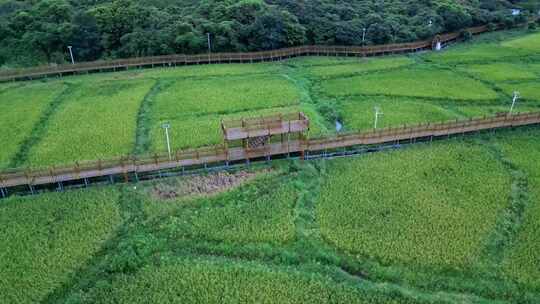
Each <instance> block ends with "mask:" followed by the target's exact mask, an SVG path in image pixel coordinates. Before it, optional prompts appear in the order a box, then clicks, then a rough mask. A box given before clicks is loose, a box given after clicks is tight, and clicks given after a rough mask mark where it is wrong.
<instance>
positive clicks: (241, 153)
mask: <svg viewBox="0 0 540 304" xmlns="http://www.w3.org/2000/svg"><path fill="white" fill-rule="evenodd" d="M534 124H540V112H534V113H524V114H516V115H499V116H494V117H483V118H475V119H469V120H462V121H458V120H455V121H448V122H441V123H426V124H420V125H416V126H409V127H399V128H388V129H380V130H371V131H368V132H357V133H349V134H342V135H338V136H334V137H322V138H314V139H309V140H293V141H289V142H280V143H270V144H268V145H266V146H264V147H261V148H256V149H245V148H229V149H228V148H227V147H226V146H225V145H223V146H215V147H204V148H200V149H193V150H184V151H177V152H176V153H175V154H174V155H173V156H172V159H169V157H168V155H153V156H150V157H143V158H135V157H123V158H118V159H113V160H107V161H101V160H100V161H93V162H88V163H77V164H75V165H74V166H69V167H62V168H55V167H51V168H46V169H38V170H28V169H12V170H7V171H4V172H0V189H2V190H3V189H7V188H11V187H17V186H24V185H28V186H30V187H33V186H37V185H46V184H55V183H59V182H60V183H61V182H68V181H76V180H82V179H88V178H95V177H106V176H114V175H124V176H126V177H127V175H128V174H138V173H149V172H157V171H160V170H167V169H175V168H182V167H191V166H198V165H208V164H213V163H229V162H235V161H245V160H249V159H257V158H271V157H276V156H281V155H287V154H290V153H300V155H304V153H309V152H317V151H327V150H333V149H339V148H344V147H352V146H364V145H365V146H369V145H380V144H385V143H392V142H400V141H404V140H410V141H415V140H418V139H425V138H435V137H443V136H451V135H455V134H466V133H472V132H477V131H483V130H492V129H498V128H509V127H518V126H526V125H534ZM3 193H4V191H2V194H3Z"/></svg>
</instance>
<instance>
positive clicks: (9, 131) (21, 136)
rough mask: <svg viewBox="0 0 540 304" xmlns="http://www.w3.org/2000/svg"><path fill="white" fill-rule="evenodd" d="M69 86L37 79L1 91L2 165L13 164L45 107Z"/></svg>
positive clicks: (0, 163)
mask: <svg viewBox="0 0 540 304" xmlns="http://www.w3.org/2000/svg"><path fill="white" fill-rule="evenodd" d="M65 88H66V86H65V85H64V84H62V83H54V84H48V83H39V82H33V83H28V84H26V85H24V86H22V87H19V88H11V89H10V90H6V91H4V92H0V108H1V109H2V110H0V130H2V131H1V132H0V143H1V144H2V149H0V168H2V167H7V166H8V165H9V163H10V162H11V161H12V159H13V157H14V156H15V155H16V153H17V152H18V151H19V149H20V145H21V144H22V143H23V142H24V141H25V140H26V139H27V138H28V137H29V136H30V135H31V133H32V130H33V129H34V127H35V126H36V124H37V123H38V122H39V120H40V118H41V117H42V114H43V113H44V111H45V110H46V109H47V108H48V107H49V106H50V104H51V103H52V102H53V101H54V99H55V97H57V96H58V95H59V94H60V93H61V92H62V91H63V90H64V89H65Z"/></svg>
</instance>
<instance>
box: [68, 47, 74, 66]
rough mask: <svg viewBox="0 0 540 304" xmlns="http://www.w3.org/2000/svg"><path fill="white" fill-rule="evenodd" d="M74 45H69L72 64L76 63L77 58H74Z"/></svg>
mask: <svg viewBox="0 0 540 304" xmlns="http://www.w3.org/2000/svg"><path fill="white" fill-rule="evenodd" d="M72 48H73V47H72V46H71V45H68V49H69V55H70V56H71V64H75V59H74V58H73V51H72V50H71V49H72Z"/></svg>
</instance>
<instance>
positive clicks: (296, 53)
mask: <svg viewBox="0 0 540 304" xmlns="http://www.w3.org/2000/svg"><path fill="white" fill-rule="evenodd" d="M501 28H502V27H501ZM463 31H467V32H469V33H471V34H472V35H477V34H481V33H484V32H487V31H488V27H487V26H486V25H483V26H477V27H471V28H467V29H464V30H463ZM463 31H462V32H463ZM462 32H454V33H447V34H441V35H437V36H435V37H434V38H433V39H431V40H423V41H417V42H411V43H398V44H387V45H375V46H359V47H355V46H299V47H292V48H285V49H278V50H273V51H263V52H250V53H208V54H202V55H167V56H153V57H141V58H131V59H118V60H108V61H94V62H84V63H77V64H63V65H57V66H43V67H35V68H26V69H14V70H5V71H0V82H6V81H19V80H32V79H36V78H46V77H62V76H66V75H74V74H82V73H93V72H109V71H121V70H127V69H129V68H147V67H152V68H153V67H156V66H157V67H173V66H177V65H196V64H216V63H256V62H263V61H279V60H284V59H289V58H293V57H300V56H344V57H353V56H355V57H369V56H383V55H391V54H401V53H411V52H418V51H423V50H431V49H438V47H441V48H442V47H444V46H446V45H448V44H449V43H452V42H454V41H457V40H458V39H459V38H460V37H461V35H462V34H461V33H462Z"/></svg>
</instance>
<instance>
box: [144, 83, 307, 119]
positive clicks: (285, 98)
mask: <svg viewBox="0 0 540 304" xmlns="http://www.w3.org/2000/svg"><path fill="white" fill-rule="evenodd" d="M298 102H299V95H298V92H297V91H296V88H295V87H294V85H293V84H292V83H291V82H290V81H288V80H287V79H286V78H285V77H281V76H261V77H239V78H209V79H204V80H182V81H176V82H175V83H174V84H173V85H172V86H170V87H168V88H167V89H166V90H164V91H162V92H161V93H160V94H158V95H157V96H156V102H155V107H154V108H153V113H155V114H154V115H155V117H156V119H160V120H162V119H167V118H170V117H175V116H178V115H185V114H188V113H190V114H195V113H196V114H204V113H230V112H237V111H246V110H256V109H263V108H271V107H282V106H290V105H295V104H298Z"/></svg>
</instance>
